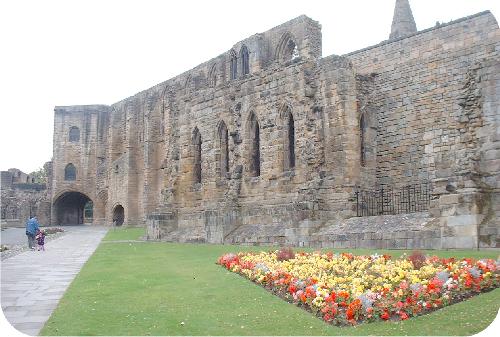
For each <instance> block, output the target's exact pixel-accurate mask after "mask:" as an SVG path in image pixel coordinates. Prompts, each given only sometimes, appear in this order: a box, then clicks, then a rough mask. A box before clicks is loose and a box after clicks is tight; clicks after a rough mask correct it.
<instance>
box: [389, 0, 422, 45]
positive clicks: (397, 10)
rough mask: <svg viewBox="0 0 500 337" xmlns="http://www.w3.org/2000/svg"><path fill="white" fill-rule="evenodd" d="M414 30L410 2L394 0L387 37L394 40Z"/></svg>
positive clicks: (415, 26) (414, 31)
mask: <svg viewBox="0 0 500 337" xmlns="http://www.w3.org/2000/svg"><path fill="white" fill-rule="evenodd" d="M416 32H417V25H416V24H415V20H414V19H413V14H412V13H411V8H410V3H409V2H408V0H396V6H395V7H394V17H393V18H392V26H391V35H390V36H389V39H390V40H394V39H397V38H400V37H403V36H407V35H411V34H413V33H416Z"/></svg>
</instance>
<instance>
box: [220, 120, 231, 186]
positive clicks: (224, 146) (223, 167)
mask: <svg viewBox="0 0 500 337" xmlns="http://www.w3.org/2000/svg"><path fill="white" fill-rule="evenodd" d="M218 134H219V146H220V149H219V150H220V160H219V164H220V176H221V177H222V178H225V177H226V175H227V173H228V172H229V137H228V132H227V127H226V123H224V121H221V123H220V125H219V130H218Z"/></svg>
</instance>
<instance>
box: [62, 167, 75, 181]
mask: <svg viewBox="0 0 500 337" xmlns="http://www.w3.org/2000/svg"><path fill="white" fill-rule="evenodd" d="M64 180H67V181H73V180H76V168H75V165H73V164H71V163H70V164H68V165H66V167H65V168H64Z"/></svg>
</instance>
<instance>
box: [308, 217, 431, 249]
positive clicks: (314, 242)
mask: <svg viewBox="0 0 500 337" xmlns="http://www.w3.org/2000/svg"><path fill="white" fill-rule="evenodd" d="M310 245H311V246H313V247H319V248H373V249H440V248H441V229H440V225H439V219H436V218H432V217H431V216H430V215H429V213H426V212H425V213H424V212H422V213H411V214H399V215H383V216H371V217H360V218H351V219H347V220H345V221H342V222H340V223H335V224H332V225H330V226H328V227H324V228H322V229H321V230H320V231H318V232H317V233H315V234H313V235H312V237H311V242H310Z"/></svg>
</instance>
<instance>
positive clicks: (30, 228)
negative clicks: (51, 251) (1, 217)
mask: <svg viewBox="0 0 500 337" xmlns="http://www.w3.org/2000/svg"><path fill="white" fill-rule="evenodd" d="M38 227H39V225H38V220H37V219H36V217H35V216H34V217H32V218H31V219H29V220H28V221H26V235H27V236H28V246H29V247H30V249H33V250H34V249H35V235H36V233H37V232H38V230H39V229H38Z"/></svg>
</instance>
